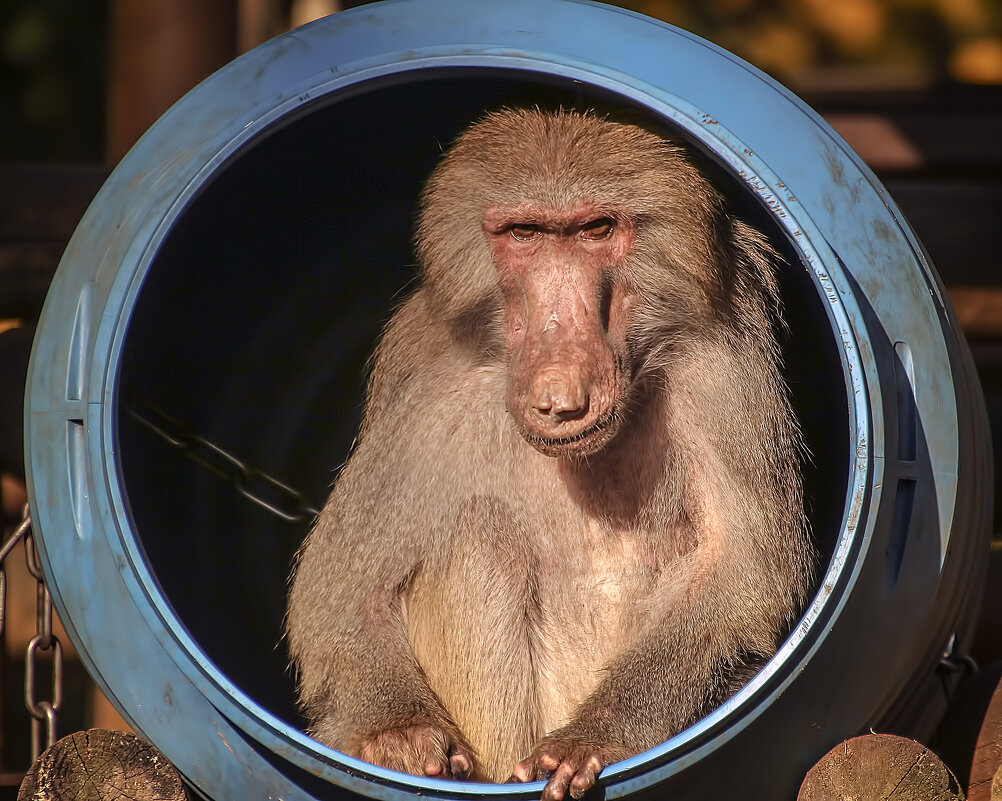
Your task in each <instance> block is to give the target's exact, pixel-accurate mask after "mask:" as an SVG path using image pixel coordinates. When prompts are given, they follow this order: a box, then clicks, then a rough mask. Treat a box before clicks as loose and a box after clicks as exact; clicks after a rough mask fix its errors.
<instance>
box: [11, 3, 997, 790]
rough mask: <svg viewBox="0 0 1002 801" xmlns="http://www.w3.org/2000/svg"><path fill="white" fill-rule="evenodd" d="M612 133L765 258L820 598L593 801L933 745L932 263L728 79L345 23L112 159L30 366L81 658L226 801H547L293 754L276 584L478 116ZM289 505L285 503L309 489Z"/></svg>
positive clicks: (976, 475) (833, 140)
mask: <svg viewBox="0 0 1002 801" xmlns="http://www.w3.org/2000/svg"><path fill="white" fill-rule="evenodd" d="M533 102H539V103H546V104H552V103H555V102H558V103H563V104H564V105H574V106H578V107H581V106H588V105H595V106H600V107H607V106H609V105H615V106H619V107H623V108H629V109H632V110H633V111H635V112H637V113H640V114H644V115H648V116H649V117H651V118H654V119H656V120H659V121H660V122H662V123H664V124H666V125H669V126H672V127H674V128H675V129H676V130H677V131H678V133H679V135H680V136H682V137H684V138H685V139H687V140H689V141H690V142H691V143H692V144H693V146H694V148H696V149H697V150H698V151H701V152H702V154H703V155H704V156H705V159H706V162H707V169H708V170H709V171H710V172H711V173H713V175H714V177H715V179H716V180H717V181H718V182H720V183H721V184H722V185H724V186H725V187H727V191H728V194H729V195H730V196H731V197H732V198H733V199H734V202H735V203H737V204H738V205H740V206H742V207H743V208H744V210H745V212H746V213H747V215H748V216H749V217H751V218H752V219H754V220H756V221H757V223H758V224H759V225H760V226H762V227H763V228H764V229H766V230H767V231H768V232H769V233H770V235H771V236H772V238H773V239H774V241H776V243H777V245H778V246H779V247H780V248H781V249H782V250H783V251H784V253H785V256H786V260H787V262H788V265H787V268H786V269H785V271H784V274H783V279H782V281H783V295H784V302H785V306H786V309H787V315H788V317H789V322H790V328H791V335H790V336H789V337H788V338H787V340H786V344H785V346H784V348H785V350H784V353H785V358H786V365H787V367H786V369H787V378H788V380H789V383H790V386H791V390H792V393H793V398H794V404H795V406H796V410H797V413H798V415H799V416H800V419H801V421H802V424H803V427H804V430H805V436H806V438H807V443H808V445H809V447H810V449H811V452H812V461H811V462H810V463H809V464H807V465H806V466H805V471H806V483H807V489H808V495H809V501H810V515H811V522H812V526H813V529H814V532H815V536H816V538H817V540H818V545H819V550H820V553H821V555H822V570H821V579H820V581H819V584H818V587H817V590H816V595H815V596H814V597H813V599H812V602H811V604H810V606H809V608H808V609H807V610H806V611H805V613H804V617H803V619H802V620H801V621H800V623H799V624H798V625H797V626H796V628H795V629H794V630H793V631H792V632H791V633H790V635H789V637H788V639H787V640H786V641H785V643H784V644H783V645H782V647H781V649H780V651H779V652H778V653H777V655H776V656H775V658H774V659H773V660H772V661H771V662H770V663H769V664H768V666H767V667H766V668H765V669H764V670H763V671H762V672H761V673H759V674H758V675H757V676H756V677H755V678H754V679H753V680H752V681H751V682H750V683H749V684H748V686H746V687H745V688H744V689H743V690H742V691H741V692H739V693H738V694H737V695H736V696H735V697H734V698H732V699H731V700H730V701H728V702H727V703H726V704H725V705H724V706H723V707H722V708H721V709H718V710H717V711H715V712H714V713H713V714H711V715H710V716H708V717H707V718H706V719H704V720H703V721H701V722H700V723H699V724H698V725H696V726H694V727H692V728H691V729H689V730H687V731H685V732H683V733H681V734H679V735H678V736H676V737H674V738H672V739H671V740H670V741H669V742H667V743H664V744H663V745H661V746H659V747H657V748H655V749H653V750H651V751H649V752H647V753H644V754H641V755H639V756H637V757H635V758H633V759H629V760H626V761H624V762H621V763H617V764H615V765H612V766H610V767H609V768H608V769H606V770H605V771H604V772H603V774H602V777H601V779H600V781H601V784H602V785H603V786H604V793H605V797H606V798H616V797H621V796H627V795H630V796H633V795H636V796H649V797H652V798H666V797H671V798H714V797H717V798H728V797H741V798H748V799H777V798H792V797H794V795H795V794H796V789H797V786H798V784H799V782H800V780H801V779H802V777H803V776H804V774H805V773H806V771H807V770H808V769H809V768H810V766H811V765H812V764H813V763H814V762H815V761H816V760H817V759H818V758H820V757H821V756H822V755H823V754H824V753H825V752H826V751H827V750H828V749H829V748H831V747H832V746H833V745H834V744H836V743H837V742H839V741H840V740H842V739H844V738H846V737H849V736H851V735H854V734H856V733H857V732H859V731H861V730H865V729H868V728H870V727H873V728H875V729H878V730H893V731H897V732H901V733H908V734H913V735H915V736H918V737H924V736H927V735H928V734H929V732H930V730H931V728H932V726H933V725H934V723H935V721H936V718H937V717H938V716H939V714H940V713H941V712H942V710H943V708H944V705H945V702H946V698H947V695H948V692H949V690H950V686H951V677H950V675H949V674H945V673H944V672H943V671H941V670H939V669H938V666H939V663H940V661H941V659H942V657H943V655H944V654H945V653H947V652H962V651H963V648H964V647H965V645H966V643H967V642H968V640H969V637H970V634H971V629H972V621H973V615H974V611H975V609H976V604H977V599H978V595H979V593H980V587H981V583H982V580H983V570H984V568H985V565H986V553H987V544H988V539H989V530H990V509H991V492H990V487H991V467H990V453H989V438H988V428H987V423H986V418H985V413H984V410H983V402H982V398H981V395H980V390H979V388H978V385H977V380H976V378H975V374H974V370H973V368H972V363H971V360H970V357H969V354H968V351H967V349H966V346H965V344H964V342H963V340H962V337H961V335H960V333H959V332H958V329H957V325H956V322H955V320H954V318H953V315H952V313H951V311H950V309H949V306H948V304H947V301H946V299H945V297H944V294H943V290H942V287H941V285H940V283H939V280H938V279H937V277H936V275H935V272H934V271H933V269H932V266H931V265H930V263H929V260H928V258H927V257H926V255H925V253H924V252H923V250H922V248H921V246H920V244H919V243H918V242H917V241H916V239H915V236H914V235H913V233H912V231H911V230H910V229H909V227H908V225H907V223H906V222H905V221H904V219H903V218H902V216H901V214H900V212H899V211H898V209H897V207H896V206H895V205H894V202H893V201H892V200H891V198H890V197H888V195H887V193H886V192H885V190H884V189H883V188H882V187H881V186H880V184H879V183H878V181H877V180H876V179H875V177H874V176H873V174H872V173H871V172H870V171H869V170H868V169H867V168H866V167H865V166H864V165H863V164H862V162H861V161H860V159H859V158H858V157H857V156H856V155H855V154H854V153H853V152H852V151H851V150H850V149H849V147H848V146H847V145H846V144H845V142H843V141H842V140H841V139H840V138H839V137H838V136H837V135H836V134H835V133H834V132H833V131H832V130H831V129H830V128H829V127H828V126H827V125H826V124H825V123H824V122H823V121H822V120H821V119H820V118H819V117H818V116H817V115H816V114H815V113H814V112H812V111H811V110H810V109H809V108H807V107H806V106H805V105H804V104H803V103H802V102H800V101H799V100H798V99H797V98H795V97H794V96H793V95H791V94H790V93H789V92H787V91H786V90H785V89H783V88H782V87H781V86H779V85H778V84H776V83H775V82H774V81H772V80H771V79H769V78H768V77H767V76H765V75H763V74H762V73H760V72H758V71H757V70H755V69H754V68H753V67H750V66H749V65H748V64H745V63H744V62H742V61H741V60H739V59H737V58H735V57H734V56H733V55H730V54H729V53H726V52H724V51H722V50H720V49H719V48H716V47H714V46H713V45H710V44H708V43H707V42H705V41H702V40H700V39H698V38H696V37H694V36H691V35H689V34H687V33H685V32H683V31H680V30H678V29H676V28H673V27H671V26H668V25H665V24H661V23H658V22H654V21H652V20H649V19H646V18H644V17H641V16H638V15H636V14H633V13H628V12H625V11H622V10H619V9H615V8H611V7H608V6H602V5H597V4H593V3H587V2H576V1H575V0H548V1H547V2H541V1H540V0H508V1H507V2H504V3H490V4H487V3H471V2H469V0H406V2H386V3H380V4H377V5H374V6H368V7H362V8H358V9H355V10H352V11H347V12H343V13H341V14H338V15H335V16H332V17H329V18H327V19H324V20H321V21H318V22H316V23H314V24H311V25H308V26H306V27H304V28H301V29H299V30H296V31H293V32H291V33H289V34H287V35H284V36H280V37H278V38H277V39H274V40H273V41H270V42H268V43H266V44H264V45H262V46H261V47H259V48H257V49H255V50H254V51H252V52H250V53H248V54H246V55H245V56H242V57H241V58H239V59H237V60H236V61H234V62H233V63H232V64H230V65H228V66H227V67H225V68H224V69H222V70H220V71H219V72H218V73H216V74H215V75H213V76H212V77H210V78H209V79H208V80H206V81H205V82H204V83H202V84H201V85H199V86H198V87H197V88H195V89H194V90H193V91H192V92H191V93H189V94H188V95H187V96H186V97H184V98H183V99H182V100H181V101H180V102H179V103H178V104H177V105H176V106H174V107H173V108H172V109H171V110H170V111H169V112H168V113H167V114H166V115H165V116H164V117H163V118H162V119H161V120H160V121H159V122H158V123H157V124H156V125H154V126H153V128H152V129H151V130H150V131H149V132H148V133H147V134H146V135H145V136H144V137H143V139H142V140H141V141H140V142H139V143H138V144H137V145H136V146H135V148H134V149H133V150H132V151H131V152H130V153H129V154H128V156H127V157H126V158H125V159H124V160H123V161H122V163H121V164H120V165H119V166H118V167H117V168H116V170H115V171H114V172H113V174H112V175H111V177H110V178H109V179H108V182H107V183H106V185H105V186H104V187H103V189H102V190H101V191H100V193H99V194H98V195H97V197H96V198H95V200H94V202H93V204H92V205H91V207H90V209H89V210H88V211H87V213H86V215H85V216H84V218H83V220H82V222H81V223H80V226H79V228H78V229H77V231H76V233H75V235H74V236H73V239H72V241H71V242H70V244H69V247H68V248H67V250H66V253H65V255H64V257H63V260H62V263H61V265H60V267H59V271H58V273H57V275H56V278H55V280H54V282H53V284H52V288H51V291H50V293H49V296H48V299H47V301H46V304H45V309H44V313H43V317H42V320H41V324H40V325H39V327H38V336H37V339H36V342H35V347H34V352H33V355H32V363H31V368H30V377H29V388H28V397H27V408H28V412H27V420H26V431H27V442H28V454H27V461H28V467H29V484H30V496H31V504H32V508H33V514H34V518H35V523H36V534H37V539H38V545H39V550H40V554H41V557H42V561H43V564H44V568H45V571H46V574H47V576H48V578H49V582H50V586H51V589H52V592H53V594H54V597H55V601H56V604H57V607H58V611H59V613H60V615H61V617H62V619H63V621H64V622H65V624H66V626H67V629H68V630H69V633H70V636H71V638H72V639H73V641H74V643H75V645H76V647H77V650H78V651H79V653H80V655H81V658H82V659H83V660H84V661H85V662H86V664H87V667H88V668H89V669H90V671H91V673H92V674H93V675H94V676H95V678H96V679H97V681H98V682H99V683H100V684H101V686H102V687H103V689H104V690H105V691H106V692H107V694H108V695H109V696H110V698H111V699H112V700H113V702H114V703H115V705H116V706H117V707H118V709H119V710H120V711H121V712H122V713H123V715H124V716H125V717H126V719H128V720H129V721H130V722H131V723H132V724H133V725H134V726H135V728H136V729H137V730H138V731H140V732H141V733H143V734H145V735H146V736H147V737H148V738H149V739H150V740H151V741H152V742H153V743H154V744H155V745H157V746H158V747H159V748H160V749H161V750H162V751H163V752H164V753H165V754H166V755H167V756H168V757H169V758H170V759H171V760H172V761H173V762H174V763H175V764H176V765H177V767H178V768H179V769H180V770H181V772H182V773H183V774H184V775H185V777H186V778H187V779H188V780H189V781H190V782H191V783H192V784H193V785H195V786H196V787H197V788H198V789H199V791H200V792H201V793H203V794H204V795H205V796H206V797H208V798H211V799H217V800H218V801H222V799H231V798H239V799H258V798H259V799H265V798H282V799H286V801H304V800H305V799H321V798H335V797H336V798H340V797H345V796H348V795H352V794H354V795H358V796H369V797H374V798H387V799H389V798H394V799H395V798H402V797H411V796H413V795H417V794H420V795H422V796H424V797H432V798H471V797H486V796H512V797H520V798H531V797H538V794H539V792H540V789H541V785H540V784H539V783H536V784H530V785H524V786H513V785H497V786H496V785H480V784H462V783H453V782H448V781H439V780H432V779H422V778H416V777H412V776H405V775H403V774H399V773H394V772H392V771H387V770H383V769H380V768H376V767H373V766H371V765H367V764H365V763H362V762H359V761H356V760H353V759H350V758H348V757H345V756H344V755H342V754H339V753H337V752H335V751H333V750H331V749H328V748H325V747H322V746H320V745H318V744H317V743H315V742H313V741H312V740H310V738H308V737H307V736H306V735H304V734H303V733H302V731H301V726H302V720H301V719H300V718H299V716H298V713H297V711H296V706H295V697H294V687H293V680H292V677H291V675H290V673H289V671H288V670H287V668H286V657H285V653H284V645H283V643H282V642H281V621H282V614H283V610H284V602H285V590H286V584H285V581H286V577H287V574H288V571H289V567H290V562H291V558H292V554H293V552H294V551H295V549H296V547H297V546H298V544H299V542H300V541H301V539H302V537H303V535H304V534H305V532H306V530H307V528H308V525H309V520H308V518H309V514H310V509H312V508H315V507H318V506H319V505H320V504H321V503H322V501H323V499H324V497H325V495H326V493H327V490H328V488H329V485H330V482H331V480H332V477H333V475H334V473H335V471H336V469H337V467H338V465H340V464H341V462H342V461H343V459H344V456H345V454H346V453H347V450H348V448H349V446H350V443H351V439H352V437H353V435H354V430H355V426H356V425H357V421H358V413H359V407H360V403H361V391H362V381H363V375H364V364H365V360H366V358H367V356H368V353H369V350H370V349H371V347H372V343H373V341H374V340H375V338H376V337H377V336H378V332H379V330H380V328H381V326H382V324H383V322H384V321H385V320H386V318H387V317H388V315H389V313H390V310H391V309H392V308H393V306H394V304H395V303H397V302H399V299H400V297H401V293H402V292H405V291H406V287H407V286H408V284H409V282H411V281H412V280H413V276H414V267H413V265H414V257H413V254H412V252H411V247H410V235H411V229H412V224H413V219H414V217H413V215H414V208H415V202H416V198H417V194H418V191H419V189H420V186H421V183H422V181H423V179H424V177H425V176H426V175H427V174H428V172H429V171H430V169H431V168H432V166H433V165H434V163H435V161H436V159H437V157H438V155H439V153H440V149H441V148H442V147H444V146H445V145H446V144H447V143H448V142H449V141H451V140H452V139H453V138H454V137H455V136H456V134H457V133H458V132H459V131H460V130H461V129H462V128H463V127H464V126H465V125H467V124H468V123H469V122H470V121H472V120H474V119H476V118H477V117H479V116H480V115H481V114H482V113H483V111H484V110H485V109H488V108H494V107H497V106H499V105H505V104H509V105H510V104H516V103H533ZM293 490H294V491H293Z"/></svg>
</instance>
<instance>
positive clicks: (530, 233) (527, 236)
mask: <svg viewBox="0 0 1002 801" xmlns="http://www.w3.org/2000/svg"><path fill="white" fill-rule="evenodd" d="M508 232H509V233H510V234H511V235H512V236H513V237H514V238H515V239H517V240H518V241H519V242H531V241H532V240H533V239H535V238H536V237H537V236H539V226H538V225H532V224H531V223H516V224H515V225H513V226H512V227H511V228H509V229H508Z"/></svg>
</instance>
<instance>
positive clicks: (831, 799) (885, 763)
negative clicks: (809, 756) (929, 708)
mask: <svg viewBox="0 0 1002 801" xmlns="http://www.w3.org/2000/svg"><path fill="white" fill-rule="evenodd" d="M848 798H851V799H853V801H963V799H964V793H963V791H962V790H961V789H960V785H959V784H958V782H957V780H956V778H955V777H954V775H953V774H952V773H951V772H950V769H949V768H948V767H947V766H946V765H945V764H943V761H942V760H941V759H940V758H939V757H938V756H936V755H935V754H934V753H933V752H932V751H930V750H929V749H928V748H926V747H925V746H924V745H922V744H920V743H917V742H915V741H914V740H909V739H908V738H906V737H897V736H895V735H891V734H865V735H863V736H862V737H854V738H853V739H851V740H846V741H845V742H844V743H842V744H841V745H837V746H835V748H833V749H832V750H831V751H829V752H828V753H827V754H825V756H824V757H822V759H821V761H820V762H818V764H816V765H815V766H814V767H813V768H811V770H810V771H809V772H808V774H807V777H806V778H805V779H804V783H803V784H802V785H801V787H800V792H799V793H798V794H797V801H843V799H848Z"/></svg>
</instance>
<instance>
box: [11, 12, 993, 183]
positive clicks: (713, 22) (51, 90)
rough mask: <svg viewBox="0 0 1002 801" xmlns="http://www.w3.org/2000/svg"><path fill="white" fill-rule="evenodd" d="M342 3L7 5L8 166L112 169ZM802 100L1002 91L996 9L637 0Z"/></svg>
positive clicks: (656, 15) (666, 19) (650, 13)
mask: <svg viewBox="0 0 1002 801" xmlns="http://www.w3.org/2000/svg"><path fill="white" fill-rule="evenodd" d="M355 5H362V3H358V2H346V1H345V0H341V2H338V0H211V2H199V1H198V0H92V2H87V3H81V2H78V0H4V2H3V3H2V4H0V119H3V125H2V126H0V158H2V159H17V160H39V161H75V162H80V161H82V162H94V163H101V162H104V163H109V164H111V163H114V162H116V161H117V160H118V159H119V158H120V157H121V156H122V155H123V153H124V152H125V150H127V149H128V147H129V145H130V144H131V143H132V142H133V141H134V140H135V138H136V137H137V136H138V135H139V134H140V133H141V132H142V131H143V130H145V129H146V128H147V127H148V126H149V125H150V123H152V122H153V120H155V119H156V118H157V117H158V116H159V115H160V114H161V113H162V112H163V111H164V110H165V109H166V107H167V106H168V105H169V104H170V103H171V102H173V101H174V100H176V99H177V98H179V97H180V96H181V95H182V94H183V93H184V92H185V91H187V90H188V89H189V88H191V86H193V85H194V84H195V83H196V82H197V81H199V80H201V79H202V78H204V77H205V76H207V75H208V74H209V73H211V72H212V71H214V70H215V69H218V68H219V67H221V66H222V65H223V64H225V63H226V62H228V61H230V60H231V59H232V58H234V57H235V56H236V55H238V54H239V53H242V52H244V51H246V50H249V49H250V48H252V47H254V46H255V45H257V44H260V43H261V42H262V41H264V40H265V39H268V38H271V37H272V36H275V35H277V34H279V33H281V32H282V31H285V30H288V29H289V28H291V27H296V26H297V25H301V24H303V23H304V22H308V21H310V20H312V19H316V18H317V17H320V16H324V15H326V14H330V13H333V12H336V11H338V10H340V9H342V8H346V7H350V6H355ZM615 5H620V6H622V7H624V8H630V9H632V10H634V11H639V12H641V13H644V14H648V15H650V16H652V17H656V18H658V19H662V20H665V21H667V22H670V23H672V24H674V25H678V26H680V27H682V28H685V29H686V30H689V31H692V32H693V33H695V34H697V35H699V36H702V37H705V38H706V39H709V40H710V41H712V42H715V43H716V44H719V45H720V46H722V47H724V48H727V49H728V50H731V51H732V52H734V53H736V54H737V55H739V56H741V57H742V58H744V59H747V60H748V61H750V62H751V63H752V64H755V65H756V66H757V67H759V68H761V69H763V70H765V71H766V72H768V73H770V74H771V75H772V76H773V77H775V78H777V79H779V80H780V81H781V82H783V83H785V84H787V85H788V86H790V87H791V88H793V89H794V90H795V91H798V92H804V93H808V94H809V93H811V92H816V91H836V90H913V91H922V90H926V91H927V90H930V89H932V88H934V87H942V86H944V85H950V84H960V85H964V84H968V85H986V84H988V85H990V84H995V85H998V84H1002V4H1000V3H998V2H997V0H836V1H835V2H833V1H832V0H633V1H632V2H621V3H616V4H615Z"/></svg>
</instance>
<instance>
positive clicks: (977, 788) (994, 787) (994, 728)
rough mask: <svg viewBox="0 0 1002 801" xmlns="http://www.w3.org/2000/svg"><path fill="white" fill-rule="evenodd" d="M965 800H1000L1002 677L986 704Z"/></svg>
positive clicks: (1001, 791)
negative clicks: (986, 709) (986, 708)
mask: <svg viewBox="0 0 1002 801" xmlns="http://www.w3.org/2000/svg"><path fill="white" fill-rule="evenodd" d="M967 798H968V801H1002V681H999V682H998V684H997V685H996V687H995V692H994V694H993V695H992V700H991V701H990V702H989V704H988V711H987V713H986V714H985V719H984V721H983V722H982V724H981V731H980V732H979V733H978V739H977V742H976V744H975V746H974V756H973V758H972V759H971V780H970V783H969V784H968V786H967Z"/></svg>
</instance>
